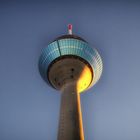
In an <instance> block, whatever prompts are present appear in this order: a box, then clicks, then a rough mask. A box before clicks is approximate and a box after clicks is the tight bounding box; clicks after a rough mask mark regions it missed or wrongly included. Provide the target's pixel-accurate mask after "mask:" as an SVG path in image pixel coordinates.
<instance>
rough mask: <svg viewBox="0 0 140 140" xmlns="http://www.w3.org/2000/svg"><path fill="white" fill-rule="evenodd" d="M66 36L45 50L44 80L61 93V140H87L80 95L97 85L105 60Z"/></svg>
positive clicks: (42, 60)
mask: <svg viewBox="0 0 140 140" xmlns="http://www.w3.org/2000/svg"><path fill="white" fill-rule="evenodd" d="M69 33H70V34H69V35H64V36H61V37H59V38H57V39H56V40H54V41H53V42H52V43H50V44H49V45H48V46H47V48H45V49H44V50H43V52H42V54H41V56H40V59H39V71H40V74H41V76H42V78H43V79H44V80H45V81H46V82H47V83H48V84H49V85H51V86H52V87H54V88H55V89H57V90H60V91H61V106H60V119H59V129H58V140H84V131H83V124H82V112H81V105H80V93H81V92H83V91H85V90H86V89H88V88H90V87H91V86H93V85H94V84H95V83H96V82H97V81H98V80H99V78H100V76H101V73H102V60H101V57H100V55H99V54H98V52H97V51H96V50H95V49H94V48H91V47H89V45H88V43H87V42H86V41H85V40H84V39H82V38H80V37H78V36H75V35H72V31H71V26H69Z"/></svg>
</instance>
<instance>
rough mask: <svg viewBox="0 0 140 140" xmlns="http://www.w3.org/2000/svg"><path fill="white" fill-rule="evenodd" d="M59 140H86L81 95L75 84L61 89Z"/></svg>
mask: <svg viewBox="0 0 140 140" xmlns="http://www.w3.org/2000/svg"><path fill="white" fill-rule="evenodd" d="M61 92H62V93H61V109H60V119H59V129H58V130H59V131H58V140H84V131H83V124H82V112H81V104H80V94H79V93H78V92H77V88H76V84H75V83H67V84H65V85H64V86H63V87H62V89H61Z"/></svg>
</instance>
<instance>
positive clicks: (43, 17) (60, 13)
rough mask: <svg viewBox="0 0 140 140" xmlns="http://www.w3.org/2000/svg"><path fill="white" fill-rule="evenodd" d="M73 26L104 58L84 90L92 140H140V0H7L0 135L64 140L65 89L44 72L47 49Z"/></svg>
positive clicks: (0, 26) (1, 30)
mask: <svg viewBox="0 0 140 140" xmlns="http://www.w3.org/2000/svg"><path fill="white" fill-rule="evenodd" d="M68 23H72V24H73V32H74V34H77V35H79V36H81V37H83V38H84V39H85V40H87V41H88V42H89V44H90V45H91V46H93V47H96V48H97V50H98V51H99V53H100V54H101V56H102V58H103V62H104V71H103V75H102V77H101V79H100V81H99V82H98V83H97V85H96V86H95V87H93V88H91V89H90V90H88V91H86V93H85V94H82V95H81V103H82V110H83V124H84V131H85V140H140V2H138V1H129V2H128V1H123V2H122V1H119V2H118V1H99V2H97V1H96V2H95V1H88V2H86V1H77V2H75V1H57V2H55V1H39V0H38V1H27V0H26V1H12V2H11V1H0V140H56V139H57V129H58V118H59V105H60V94H59V93H58V91H55V90H54V89H52V88H51V87H49V86H48V85H47V84H46V83H45V82H44V81H43V80H42V78H41V76H40V75H39V72H38V58H39V55H40V53H41V50H42V48H44V47H45V46H46V45H47V44H48V43H50V42H51V41H52V40H54V39H55V38H56V37H58V36H60V35H62V34H66V33H67V24H68Z"/></svg>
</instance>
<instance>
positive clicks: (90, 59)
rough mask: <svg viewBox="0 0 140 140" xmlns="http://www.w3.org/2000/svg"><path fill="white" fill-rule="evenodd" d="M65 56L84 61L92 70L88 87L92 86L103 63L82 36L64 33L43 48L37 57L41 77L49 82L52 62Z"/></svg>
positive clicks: (98, 75)
mask: <svg viewBox="0 0 140 140" xmlns="http://www.w3.org/2000/svg"><path fill="white" fill-rule="evenodd" d="M65 56H67V57H72V56H75V57H78V58H80V59H81V60H83V61H85V62H86V63H87V64H88V65H89V66H90V67H91V69H92V71H93V72H94V75H93V78H92V81H91V83H90V85H89V87H88V88H90V87H92V86H93V85H95V84H96V82H97V81H98V80H99V78H100V76H101V74H102V69H103V64H102V60H101V57H100V55H99V53H98V52H97V50H96V49H95V48H92V47H90V46H89V44H88V43H87V42H86V41H85V40H84V39H82V38H80V37H77V36H75V35H64V36H61V37H59V38H57V39H56V40H54V41H53V42H52V43H50V44H49V45H48V46H47V47H46V48H44V49H43V51H42V54H41V56H40V59H39V71H40V74H41V76H42V78H43V79H44V80H45V81H46V82H47V83H49V84H50V80H49V77H48V71H49V68H50V66H51V65H52V63H54V62H55V61H57V60H59V59H61V58H64V57H65Z"/></svg>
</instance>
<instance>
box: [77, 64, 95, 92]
mask: <svg viewBox="0 0 140 140" xmlns="http://www.w3.org/2000/svg"><path fill="white" fill-rule="evenodd" d="M91 80H92V72H91V70H90V68H89V67H88V66H86V65H85V67H84V68H83V70H82V72H81V74H80V77H79V79H78V82H77V92H79V93H81V92H82V91H84V90H86V89H87V88H88V86H89V85H90V83H91Z"/></svg>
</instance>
